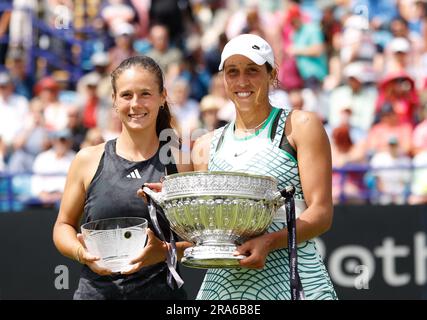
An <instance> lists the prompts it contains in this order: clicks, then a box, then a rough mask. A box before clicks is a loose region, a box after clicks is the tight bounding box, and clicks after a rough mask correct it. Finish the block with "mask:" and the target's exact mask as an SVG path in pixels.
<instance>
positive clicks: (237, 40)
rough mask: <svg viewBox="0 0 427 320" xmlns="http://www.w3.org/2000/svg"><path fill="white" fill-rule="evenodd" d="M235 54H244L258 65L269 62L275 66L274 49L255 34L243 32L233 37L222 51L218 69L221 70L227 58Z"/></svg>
mask: <svg viewBox="0 0 427 320" xmlns="http://www.w3.org/2000/svg"><path fill="white" fill-rule="evenodd" d="M235 54H240V55H243V56H245V57H247V58H249V59H251V60H252V61H253V62H255V63H256V64H258V65H263V64H264V63H266V62H267V63H268V64H269V65H270V66H271V67H273V68H274V54H273V49H272V48H271V46H270V45H269V44H268V42H267V41H265V40H264V39H263V38H261V37H260V36H257V35H255V34H241V35H239V36H237V37H234V38H233V39H231V40H230V41H229V42H228V43H227V44H226V45H225V47H224V50H223V51H222V54H221V63H220V64H219V68H218V70H220V71H221V70H222V69H223V67H224V62H225V60H227V59H228V58H229V57H231V56H234V55H235Z"/></svg>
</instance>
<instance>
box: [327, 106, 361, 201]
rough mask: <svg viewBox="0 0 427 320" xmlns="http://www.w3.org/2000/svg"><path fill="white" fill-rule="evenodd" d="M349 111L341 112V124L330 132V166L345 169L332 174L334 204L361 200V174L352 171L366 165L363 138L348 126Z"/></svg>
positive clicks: (357, 131) (355, 129) (348, 109)
mask: <svg viewBox="0 0 427 320" xmlns="http://www.w3.org/2000/svg"><path fill="white" fill-rule="evenodd" d="M351 112H352V111H351V109H350V108H347V109H343V110H342V111H341V122H340V124H339V125H338V126H337V127H335V128H334V129H333V130H332V133H331V134H330V135H331V139H330V140H331V152H332V166H333V168H335V169H345V170H346V172H345V173H341V172H334V173H333V175H332V195H333V200H334V203H339V202H341V201H345V202H346V203H348V202H354V201H360V200H362V192H364V191H365V190H364V183H363V172H360V171H357V168H356V170H354V171H352V169H353V168H354V167H355V165H356V167H357V165H360V164H364V163H366V161H365V154H364V148H363V140H362V138H363V136H361V135H360V133H359V130H357V128H354V127H352V126H351V124H350V117H351Z"/></svg>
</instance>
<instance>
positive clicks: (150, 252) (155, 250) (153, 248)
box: [122, 228, 167, 274]
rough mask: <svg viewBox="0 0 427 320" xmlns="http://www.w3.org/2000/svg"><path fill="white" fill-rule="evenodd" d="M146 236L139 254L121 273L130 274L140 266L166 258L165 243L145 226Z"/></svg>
mask: <svg viewBox="0 0 427 320" xmlns="http://www.w3.org/2000/svg"><path fill="white" fill-rule="evenodd" d="M147 237H148V240H147V245H146V246H145V247H144V249H143V250H142V252H141V254H140V255H139V256H138V257H136V258H134V259H133V260H132V261H131V262H130V265H131V267H130V268H129V269H128V270H126V271H122V274H132V273H135V272H137V271H138V270H140V269H141V268H142V267H146V266H150V265H153V264H156V263H159V262H163V261H165V260H166V254H167V245H166V244H165V243H164V242H163V241H161V240H159V238H157V237H156V236H155V234H154V232H153V231H151V230H150V229H149V228H147Z"/></svg>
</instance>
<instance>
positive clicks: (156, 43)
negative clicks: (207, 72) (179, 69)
mask: <svg viewBox="0 0 427 320" xmlns="http://www.w3.org/2000/svg"><path fill="white" fill-rule="evenodd" d="M149 39H150V42H151V45H152V49H151V50H149V51H148V52H147V56H149V57H151V58H153V59H154V60H155V61H157V63H158V64H159V65H160V67H161V68H162V71H163V72H164V73H166V72H168V67H169V66H170V65H172V64H177V65H179V64H181V62H182V59H183V55H182V51H181V50H180V49H179V48H177V47H174V46H172V45H171V43H170V39H169V31H168V28H167V27H166V26H164V25H160V24H156V25H153V26H151V28H150V37H149Z"/></svg>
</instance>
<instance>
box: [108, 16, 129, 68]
mask: <svg viewBox="0 0 427 320" xmlns="http://www.w3.org/2000/svg"><path fill="white" fill-rule="evenodd" d="M113 36H114V42H115V46H114V47H113V48H111V49H110V50H109V51H108V55H109V60H110V65H109V70H110V71H111V70H114V68H116V67H117V66H118V65H119V64H120V62H121V61H123V60H124V59H127V58H129V57H133V56H135V55H136V51H135V50H134V48H133V41H134V36H135V28H134V27H133V25H131V24H130V23H126V22H121V23H119V24H118V25H117V26H116V27H115V28H114V31H113Z"/></svg>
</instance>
